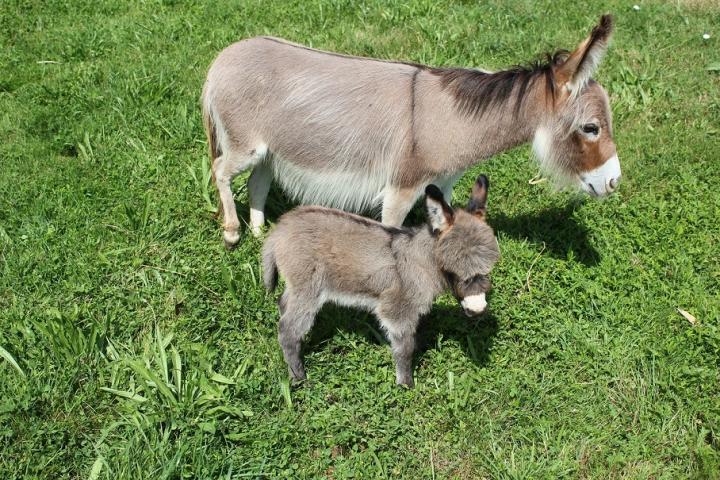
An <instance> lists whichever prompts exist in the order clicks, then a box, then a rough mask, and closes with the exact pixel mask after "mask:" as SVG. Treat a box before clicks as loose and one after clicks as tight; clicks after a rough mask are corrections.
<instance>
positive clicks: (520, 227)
mask: <svg viewBox="0 0 720 480" xmlns="http://www.w3.org/2000/svg"><path fill="white" fill-rule="evenodd" d="M573 211H574V206H573V205H572V204H569V205H567V206H565V207H550V208H546V209H543V210H540V211H536V212H531V213H524V214H521V215H517V216H515V217H510V216H508V215H506V214H504V213H502V212H491V213H490V215H489V218H488V223H489V224H490V226H492V227H493V228H494V229H495V231H496V232H502V233H503V234H505V235H508V236H510V237H513V238H517V239H521V240H522V239H525V240H528V241H530V242H533V243H536V244H543V243H544V244H545V248H546V251H547V252H548V253H550V254H551V255H552V256H553V257H555V258H561V259H568V258H574V259H576V260H578V261H579V262H581V263H583V264H584V265H586V266H593V265H597V264H598V262H600V254H599V253H598V251H597V250H595V248H594V247H593V246H592V245H591V244H590V241H589V238H588V237H589V231H588V229H587V227H585V225H583V224H582V223H580V222H578V221H577V220H576V219H575V218H573Z"/></svg>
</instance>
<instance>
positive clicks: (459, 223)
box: [263, 176, 500, 386]
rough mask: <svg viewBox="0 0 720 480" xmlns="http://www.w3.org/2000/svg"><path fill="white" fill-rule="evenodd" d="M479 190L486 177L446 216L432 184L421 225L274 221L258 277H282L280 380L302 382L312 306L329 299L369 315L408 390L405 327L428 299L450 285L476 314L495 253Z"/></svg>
mask: <svg viewBox="0 0 720 480" xmlns="http://www.w3.org/2000/svg"><path fill="white" fill-rule="evenodd" d="M487 187H488V182H487V178H486V177H484V176H481V177H479V178H478V180H477V182H476V184H475V187H474V188H473V194H472V198H471V201H470V203H469V205H468V208H467V210H466V211H463V210H457V211H454V210H453V209H452V208H451V207H450V206H449V205H448V204H447V203H446V202H445V200H444V199H443V196H442V193H441V192H440V190H439V189H438V188H437V187H436V186H434V185H430V186H428V187H427V191H426V193H427V197H426V205H427V209H428V217H429V224H428V225H425V226H420V227H415V228H394V227H388V226H386V225H383V224H381V223H379V222H376V221H374V220H369V219H367V218H364V217H361V216H358V215H354V214H351V213H346V212H342V211H340V210H334V209H329V208H323V207H299V208H297V209H295V210H293V211H291V212H289V213H287V214H285V215H283V216H282V217H281V218H280V220H279V221H278V223H277V225H276V226H275V228H274V230H273V231H272V232H271V233H270V235H269V236H268V238H267V240H266V242H265V245H264V247H263V275H264V282H265V285H266V287H267V288H268V289H270V290H272V289H274V288H275V286H276V284H277V278H278V273H279V274H280V275H282V277H283V278H284V279H285V284H286V287H285V291H284V292H283V294H282V296H281V298H280V301H279V305H280V312H281V317H280V326H279V341H280V345H281V346H282V349H283V355H284V357H285V361H286V362H287V364H288V369H289V371H290V376H291V377H292V378H293V379H294V380H302V379H304V378H305V369H304V366H303V362H302V360H301V357H300V346H301V341H302V339H303V337H304V336H305V335H306V334H307V333H308V331H309V330H310V328H311V327H312V325H313V323H314V321H315V315H316V313H317V312H318V311H319V310H320V308H321V307H322V305H323V304H324V303H327V302H334V303H338V304H341V305H346V306H357V307H362V308H365V309H367V310H369V311H371V312H373V313H374V314H375V315H376V316H377V318H378V320H379V321H380V324H381V325H382V327H383V329H384V330H385V332H386V333H387V336H388V338H389V340H390V343H391V345H392V351H393V356H394V358H395V362H396V364H397V373H396V381H397V383H398V384H404V385H408V386H411V385H413V377H412V354H413V351H414V348H415V330H416V328H417V325H418V322H419V319H420V316H421V315H423V314H425V313H427V312H428V311H429V310H430V308H431V307H432V303H433V300H434V299H435V297H436V296H438V295H439V294H440V293H442V292H443V291H445V290H447V289H450V290H451V291H452V292H453V294H454V295H455V296H456V298H457V299H458V300H459V301H460V302H461V303H462V304H463V307H464V308H465V311H466V313H467V314H469V315H471V314H478V313H480V312H481V310H474V309H473V308H476V309H477V308H480V309H484V301H485V293H486V292H487V291H488V290H489V289H490V281H489V274H490V270H491V269H492V267H493V265H494V264H495V262H497V260H498V259H499V256H500V252H499V249H498V245H497V241H496V240H495V236H494V233H493V230H492V228H490V226H488V225H487V223H485V220H484V217H485V199H486V196H487ZM473 299H474V300H473ZM477 299H480V301H479V302H478V300H477ZM473 301H474V303H473ZM478 305H482V306H481V307H478Z"/></svg>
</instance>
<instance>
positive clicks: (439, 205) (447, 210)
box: [425, 185, 455, 232]
mask: <svg viewBox="0 0 720 480" xmlns="http://www.w3.org/2000/svg"><path fill="white" fill-rule="evenodd" d="M425 205H426V206H427V212H428V220H429V221H430V226H432V228H433V230H435V231H439V232H442V231H444V230H446V229H447V228H449V227H450V226H451V225H452V224H453V220H454V217H455V213H454V212H453V209H452V207H451V206H450V205H448V204H447V202H445V199H444V198H443V194H442V192H441V191H440V189H439V188H438V187H436V186H435V185H428V186H427V188H426V189H425Z"/></svg>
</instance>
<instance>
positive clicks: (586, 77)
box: [533, 15, 620, 196]
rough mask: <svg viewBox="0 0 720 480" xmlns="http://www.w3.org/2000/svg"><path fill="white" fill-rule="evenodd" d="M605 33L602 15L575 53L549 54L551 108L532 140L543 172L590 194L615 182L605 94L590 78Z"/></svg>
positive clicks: (607, 26) (608, 24) (608, 22)
mask: <svg viewBox="0 0 720 480" xmlns="http://www.w3.org/2000/svg"><path fill="white" fill-rule="evenodd" d="M611 35H612V17H611V16H610V15H604V16H603V17H602V18H601V19H600V23H599V24H598V25H597V26H596V27H595V28H593V30H592V32H591V33H590V36H589V37H588V38H586V39H585V40H584V41H583V42H582V43H581V44H580V45H579V46H578V47H577V48H576V49H575V51H573V52H571V53H567V52H560V53H558V54H555V57H554V58H553V60H552V62H551V65H550V68H551V71H552V75H551V76H550V78H551V79H552V80H550V81H552V85H548V91H549V92H550V93H551V95H549V97H551V98H549V99H548V101H549V102H551V103H552V104H553V108H552V109H550V111H549V114H548V115H547V117H546V118H545V120H544V121H543V122H542V124H541V125H540V127H539V128H538V129H537V130H536V132H535V138H534V141H533V149H534V151H535V155H536V156H537V157H538V159H539V160H540V162H541V163H542V165H543V166H544V167H546V169H547V170H548V171H550V172H554V173H558V174H560V176H561V177H564V179H565V180H569V181H570V182H571V183H575V184H579V185H580V188H582V189H583V190H585V191H586V192H588V193H589V194H591V195H593V196H604V195H607V194H609V193H611V192H613V191H614V190H615V189H616V188H617V186H618V183H619V182H620V162H619V160H618V156H617V151H616V149H615V142H614V141H613V137H612V135H613V130H612V114H611V112H610V104H609V101H608V95H607V93H606V92H605V89H603V87H601V86H600V84H598V83H597V82H595V81H594V80H592V78H591V76H592V75H593V73H594V72H595V70H596V69H597V66H598V64H599V63H600V60H601V59H602V56H603V54H604V53H605V50H607V47H608V43H609V41H610V37H611Z"/></svg>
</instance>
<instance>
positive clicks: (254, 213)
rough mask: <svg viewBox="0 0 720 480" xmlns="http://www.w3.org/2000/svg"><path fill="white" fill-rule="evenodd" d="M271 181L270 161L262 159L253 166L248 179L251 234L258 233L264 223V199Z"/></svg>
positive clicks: (256, 234) (257, 234)
mask: <svg viewBox="0 0 720 480" xmlns="http://www.w3.org/2000/svg"><path fill="white" fill-rule="evenodd" d="M271 182H272V168H271V166H270V162H268V161H264V162H261V163H259V164H257V165H255V168H253V171H252V173H251V174H250V179H249V180H248V196H249V197H250V228H251V229H252V232H253V235H255V236H256V237H257V236H259V235H260V233H261V229H262V226H263V224H264V223H265V201H266V200H267V195H268V192H269V191H270V183H271Z"/></svg>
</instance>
